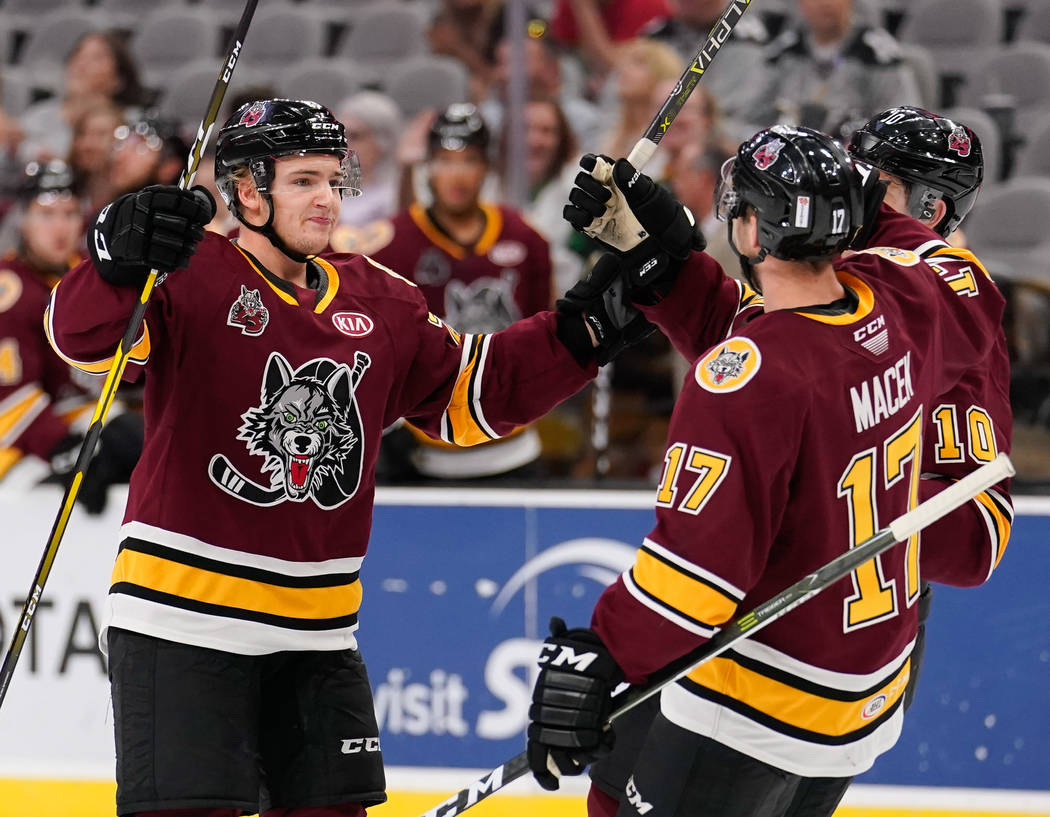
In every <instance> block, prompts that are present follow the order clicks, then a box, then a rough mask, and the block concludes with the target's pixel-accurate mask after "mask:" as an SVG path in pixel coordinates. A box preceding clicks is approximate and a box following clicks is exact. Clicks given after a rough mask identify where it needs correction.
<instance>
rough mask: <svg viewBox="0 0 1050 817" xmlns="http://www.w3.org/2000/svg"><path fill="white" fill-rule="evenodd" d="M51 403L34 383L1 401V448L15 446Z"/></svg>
mask: <svg viewBox="0 0 1050 817" xmlns="http://www.w3.org/2000/svg"><path fill="white" fill-rule="evenodd" d="M50 402H51V398H50V397H48V396H47V395H46V394H45V393H44V390H43V389H41V388H40V387H39V386H37V385H36V384H34V383H27V384H26V385H24V386H22V388H20V389H18V390H17V391H14V392H12V393H11V394H9V395H8V396H7V397H6V398H5V399H4V400H3V401H0V448H7V447H8V446H11V445H14V443H15V440H17V439H18V438H19V437H21V436H22V432H23V431H25V430H26V429H27V428H28V427H29V425H30V424H31V423H32V422H33V420H35V419H36V418H37V417H39V416H40V412H42V411H43V410H44V409H46V408H47V407H48V405H49V404H50Z"/></svg>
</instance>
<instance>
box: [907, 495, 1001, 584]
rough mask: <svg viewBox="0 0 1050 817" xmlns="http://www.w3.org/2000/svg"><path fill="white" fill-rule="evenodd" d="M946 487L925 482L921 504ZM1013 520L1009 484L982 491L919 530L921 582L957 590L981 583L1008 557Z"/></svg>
mask: <svg viewBox="0 0 1050 817" xmlns="http://www.w3.org/2000/svg"><path fill="white" fill-rule="evenodd" d="M949 484H951V481H950V480H947V481H946V480H940V479H930V480H923V482H922V484H921V486H920V492H921V499H923V500H926V499H929V498H930V497H932V496H935V495H936V494H938V493H940V492H941V491H942V490H944V488H945V487H947V486H948V485H949ZM1013 519H1014V509H1013V500H1012V499H1011V497H1010V493H1009V483H1002V484H999V485H997V486H995V487H994V488H989V489H988V490H987V491H982V492H981V493H979V494H978V495H977V496H976V497H974V498H973V499H972V500H970V501H969V502H968V503H966V504H965V505H963V506H962V507H961V508H958V509H956V510H955V511H953V512H952V513H950V514H948V515H947V516H945V517H943V518H942V519H940V520H939V521H937V522H935V523H934V524H932V525H930V526H928V527H927V528H925V529H924V530H923V532H922V540H921V542H922V545H921V549H920V551H919V571H920V573H921V575H922V577H923V578H924V579H925V580H926V581H933V582H940V583H941V584H950V585H954V586H955V587H975V586H977V585H979V584H983V583H984V582H985V581H987V580H988V579H989V578H990V577H991V575H992V573H993V572H994V571H995V568H996V567H998V566H999V561H1000V560H1001V559H1002V558H1003V553H1005V552H1006V546H1007V543H1008V542H1009V541H1010V528H1011V526H1012V525H1013Z"/></svg>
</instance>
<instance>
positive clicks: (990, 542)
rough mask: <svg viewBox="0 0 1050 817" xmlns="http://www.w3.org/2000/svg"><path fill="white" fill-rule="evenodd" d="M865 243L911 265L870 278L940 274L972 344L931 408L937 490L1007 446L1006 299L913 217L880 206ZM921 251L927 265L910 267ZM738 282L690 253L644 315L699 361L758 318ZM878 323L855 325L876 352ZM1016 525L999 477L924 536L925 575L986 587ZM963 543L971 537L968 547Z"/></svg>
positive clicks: (927, 490) (926, 458)
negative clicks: (737, 328)
mask: <svg viewBox="0 0 1050 817" xmlns="http://www.w3.org/2000/svg"><path fill="white" fill-rule="evenodd" d="M869 245H870V248H878V247H880V246H881V247H884V248H887V249H885V250H883V252H884V253H886V254H888V255H894V254H896V257H897V258H898V259H899V260H902V261H907V263H906V264H889V265H885V266H882V267H879V268H877V269H874V270H872V274H873V275H891V276H896V277H901V276H904V277H905V278H906V279H914V278H915V277H916V275H917V274H925V275H930V274H931V272H932V273H935V274H936V275H937V276H939V278H940V279H941V280H942V281H943V282H944V284H946V285H947V286H941V287H939V288H938V291H937V294H938V296H939V297H940V298H941V300H942V302H943V304H944V306H945V307H946V308H947V309H948V310H949V312H950V313H951V314H952V315H954V319H955V321H956V322H958V323H959V324H961V325H963V326H966V327H968V334H969V335H970V339H969V340H968V341H967V343H966V344H965V345H964V346H963V347H962V348H961V349H960V350H959V351H960V352H963V351H965V350H967V349H968V350H970V352H971V357H970V359H969V360H966V359H965V358H964V357H957V360H958V361H959V363H958V365H957V367H956V369H955V372H954V375H956V376H953V377H951V378H949V381H948V382H950V383H951V384H952V385H951V386H950V388H949V389H948V391H946V392H945V393H944V394H942V395H940V396H939V397H938V399H937V400H936V401H935V402H934V403H933V404H932V405H930V406H928V407H927V408H928V416H927V418H926V423H927V426H926V430H925V432H924V438H925V441H926V443H925V446H924V448H923V473H924V476H925V477H926V479H924V481H923V483H922V485H921V487H920V492H921V496H922V498H923V499H926V498H928V497H930V496H932V495H933V494H935V493H937V492H939V491H940V490H941V489H942V488H943V486H944V482H943V480H944V479H945V478H947V479H949V480H951V479H958V478H960V477H962V476H964V475H965V474H967V473H969V472H970V471H972V470H973V469H974V468H976V467H977V466H979V465H981V464H982V463H984V462H987V461H989V460H991V459H993V458H994V457H995V455H996V454H997V453H999V452H1000V451H1002V452H1007V453H1008V452H1009V451H1010V435H1011V431H1012V428H1013V413H1012V410H1011V407H1010V393H1009V392H1010V390H1009V380H1010V361H1009V357H1008V355H1007V351H1006V336H1005V333H1004V332H1003V327H1002V314H1003V308H1004V305H1005V302H1004V300H1003V297H1002V294H1001V293H1000V292H999V290H998V288H997V287H996V286H995V284H994V283H993V282H992V280H991V278H990V276H989V275H988V273H987V272H986V271H985V269H984V267H983V266H982V265H981V263H980V262H979V261H978V260H977V259H976V258H975V257H974V255H973V253H971V252H969V251H968V250H961V249H958V248H954V247H949V246H948V245H947V244H945V242H944V241H943V240H942V239H941V238H940V236H938V235H937V234H936V233H934V232H933V231H932V230H930V229H929V228H928V227H926V226H924V225H923V224H922V223H920V222H919V221H916V220H915V219H913V218H911V217H910V216H907V215H903V214H901V213H897V212H895V211H894V210H892V209H891V208H889V207H887V206H885V205H884V206H883V207H882V210H881V212H880V214H879V219H878V221H877V227H876V230H875V232H874V233H873V234H872V236H871V238H870V239H869ZM889 248H904V250H907V251H908V252H903V253H901V252H899V251H898V250H897V249H889ZM919 257H921V258H923V259H924V260H925V261H926V262H927V263H925V264H920V265H917V264H915V263H912V262H913V261H916V260H917V259H918V258H919ZM741 286H742V285H740V284H736V283H734V282H731V281H729V280H728V279H727V278H726V277H725V276H724V275H723V274H722V273H721V270H720V269H719V267H718V265H717V263H716V262H715V261H714V260H713V259H711V258H709V257H708V256H705V255H699V256H694V257H693V258H692V259H691V260H690V261H689V262H688V263H687V264H686V265H685V266H684V268H683V269H682V271H681V273H680V274H679V276H678V279H677V280H676V281H675V286H674V289H673V290H672V291H671V294H670V296H669V297H667V298H665V299H664V300H663V301H661V302H660V303H659V304H657V305H655V306H649V307H642V311H643V312H644V313H645V314H646V317H648V318H649V320H651V321H653V322H654V323H656V324H657V325H658V326H659V327H660V329H661V330H662V331H663V332H664V333H665V334H666V335H667V337H668V338H669V339H670V340H671V342H672V343H673V344H674V346H675V348H676V349H678V351H679V352H681V353H682V354H683V355H684V356H685V357H686V359H688V360H695V359H696V358H697V357H698V356H699V355H701V354H702V353H703V352H704V351H705V350H706V349H707V348H708V347H709V346H711V345H712V344H714V343H716V342H717V341H718V340H719V339H721V338H722V337H724V334H725V332H726V331H727V327H728V328H729V331H732V329H733V328H734V327H735V326H739V325H741V324H742V323H744V322H746V321H747V320H751V319H753V318H754V317H756V315H755V312H756V309H757V307H756V304H760V303H761V300H760V298H758V299H755V298H752V297H750V296H749V295H745V296H738V295H737V290H738V289H739V288H740V287H741ZM748 292H749V291H748ZM883 329H884V328H883V327H880V326H878V325H876V324H875V323H869V324H867V325H865V326H862V327H858V328H857V330H856V331H857V333H858V336H859V337H862V339H863V340H864V342H866V343H868V344H870V345H872V346H875V347H876V348H877V347H878V346H879V345H880V344H881V343H882V342H883V339H884V338H885V336H886V333H885V332H884V331H883ZM1012 521H1013V506H1012V503H1011V500H1010V482H1009V480H1005V481H1004V482H1002V483H1000V484H999V485H998V486H996V487H995V488H993V489H990V490H988V491H985V492H982V493H981V494H979V495H978V496H977V497H975V498H974V500H973V501H972V502H970V503H968V504H967V506H966V508H965V509H961V510H960V511H957V512H956V513H953V514H951V515H949V516H948V517H946V518H945V519H942V520H941V521H940V522H937V523H935V524H933V525H931V526H930V527H928V528H926V529H925V530H924V531H923V532H922V534H921V536H922V548H921V552H922V568H923V576H924V578H925V579H927V580H931V581H939V582H944V583H948V584H955V585H963V586H968V585H975V584H980V583H982V582H983V581H985V580H986V579H987V578H988V577H989V576H990V575H991V573H992V571H993V570H994V569H995V566H996V565H997V564H998V563H999V560H1000V559H1001V558H1002V555H1003V552H1004V551H1005V549H1006V545H1007V542H1008V540H1009V538H1010V527H1011V524H1012ZM961 542H966V543H967V547H966V549H965V550H964V549H963V548H962V547H961V546H960V543H961Z"/></svg>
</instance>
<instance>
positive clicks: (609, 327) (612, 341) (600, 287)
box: [554, 253, 656, 366]
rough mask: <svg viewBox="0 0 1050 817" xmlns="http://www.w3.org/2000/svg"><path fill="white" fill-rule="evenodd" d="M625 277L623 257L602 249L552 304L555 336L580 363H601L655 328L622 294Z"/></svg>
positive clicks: (610, 358)
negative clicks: (586, 270) (574, 281)
mask: <svg viewBox="0 0 1050 817" xmlns="http://www.w3.org/2000/svg"><path fill="white" fill-rule="evenodd" d="M625 277H626V276H625V267H624V260H623V259H622V258H620V257H619V256H617V255H614V254H613V253H605V254H604V255H602V256H601V257H600V258H599V259H598V261H597V263H596V264H595V265H594V268H593V269H591V271H590V272H589V273H588V274H587V276H586V277H585V278H582V279H580V280H579V281H577V282H576V283H575V284H574V285H573V287H572V288H571V289H570V290H569V291H568V292H566V293H565V295H564V296H562V297H561V298H559V299H558V300H557V302H555V304H554V308H555V309H556V310H557V312H558V324H557V334H558V339H559V340H560V341H561V342H562V343H563V344H565V346H566V348H568V350H569V351H570V352H571V353H572V356H573V357H574V358H576V362H577V363H579V364H580V365H581V366H587V365H588V364H589V363H590V362H591V361H592V360H597V362H598V365H599V366H604V365H605V364H606V363H608V362H609V361H610V360H613V359H614V358H615V357H616V356H617V355H619V354H620V352H622V351H623V350H624V349H626V348H627V347H628V346H633V345H634V344H636V343H638V342H639V341H641V340H643V339H644V338H647V337H648V336H649V335H651V334H652V333H653V332H654V331H655V330H656V327H655V326H654V325H653V324H651V323H649V321H647V320H646V319H645V316H644V315H642V313H641V312H639V311H638V310H637V309H635V308H634V307H633V306H631V304H630V302H629V301H628V300H627V299H626V298H625V297H624V279H625ZM581 318H582V320H581ZM584 321H586V323H587V325H588V326H590V327H591V331H593V332H594V336H595V338H596V339H597V341H598V345H597V347H595V346H594V344H593V343H592V342H591V338H590V335H589V334H588V333H587V327H586V326H584Z"/></svg>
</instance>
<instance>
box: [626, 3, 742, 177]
mask: <svg viewBox="0 0 1050 817" xmlns="http://www.w3.org/2000/svg"><path fill="white" fill-rule="evenodd" d="M750 5H751V0H730V2H729V5H728V6H726V8H725V11H723V12H722V16H721V17H719V18H718V22H716V23H715V24H714V25H713V26H712V27H711V31H710V32H708V34H707V39H706V40H704V44H703V45H701V46H700V48H698V49H697V52H696V55H695V56H694V57H693V61H692V62H691V63H689V67H687V68H686V69H685V71H683V72H682V76H681V77H679V78H678V82H676V83H675V86H674V88H672V89H671V93H670V94H668V95H667V99H665V100H664V104H663V105H662V106H661V107H660V110H659V111H657V114H656V116H654V117H653V121H652V122H650V123H649V127H648V128H646V130H645V135H644V136H642V138H641V139H639V140H638V141H637V142H636V143H635V146H634V147H633V148H631V153H630V155H629V156H628V157H627V161H629V162H630V163H631V164H632V165H634V166H635V168H637V169H638V170H641V169H642V168H643V167H644V166H645V165H646V164H647V163H648V162H649V160H650V159H651V158H653V154H654V153H655V152H656V146H657V145H659V144H660V140H661V139H663V138H664V134H665V133H667V129H668V128H669V127H671V123H672V122H674V120H675V117H676V116H678V112H679V111H680V110H682V106H683V105H685V103H686V100H687V99H689V95H690V94H691V93H693V89H694V88H695V87H696V85H697V83H698V82H700V78H701V77H702V76H703V75H704V72H705V71H707V69H708V66H710V65H711V60H713V59H714V58H715V55H716V54H717V53H718V51H719V49H720V48H721V47H722V46H723V44H725V41H726V40H728V39H729V35H730V34H732V33H733V29H734V28H736V24H737V23H739V22H740V18H741V17H743V16H744V12H745V11H747V10H748V7H749V6H750Z"/></svg>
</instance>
